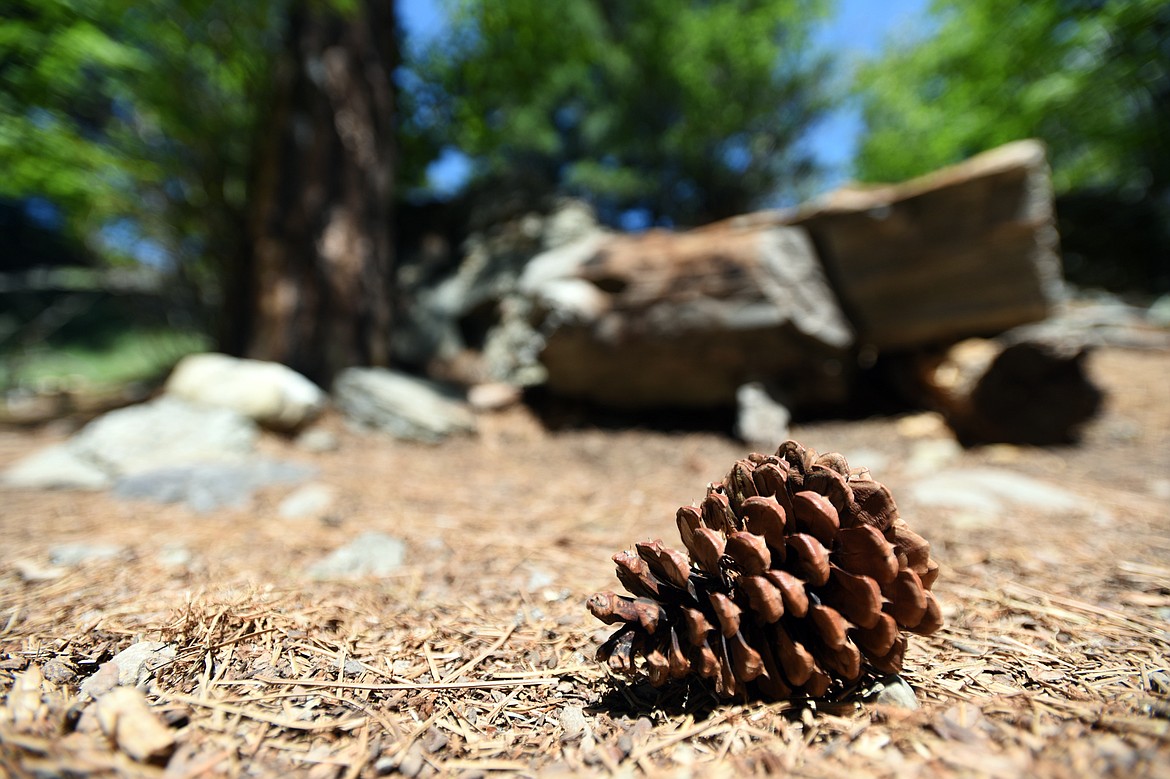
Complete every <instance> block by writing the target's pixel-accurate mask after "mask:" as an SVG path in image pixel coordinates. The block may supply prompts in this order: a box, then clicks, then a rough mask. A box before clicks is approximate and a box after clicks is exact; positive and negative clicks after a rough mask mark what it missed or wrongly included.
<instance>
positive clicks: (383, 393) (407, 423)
mask: <svg viewBox="0 0 1170 779" xmlns="http://www.w3.org/2000/svg"><path fill="white" fill-rule="evenodd" d="M333 393H334V401H335V403H336V404H337V407H338V409H340V410H341V412H342V413H343V414H345V416H346V418H347V419H349V420H350V421H351V422H353V423H355V424H357V425H358V426H360V427H363V428H366V429H372V430H380V431H384V432H387V433H390V434H391V435H393V436H395V437H396V438H403V439H407V440H416V441H425V442H428V443H437V442H439V441H441V440H443V439H444V438H446V437H448V436H450V435H455V434H464V433H473V432H475V429H476V425H475V416H474V415H473V414H472V413H471V411H470V409H468V407H467V405H466V404H465V403H464V402H463V401H462V400H461V399H459V397H458V396H457V395H456V394H455V393H454V392H452V391H450V390H448V389H446V388H444V387H443V386H442V385H439V384H436V383H435V382H430V381H426V380H424V379H418V378H415V377H413V376H407V375H406V374H403V373H397V372H395V371H390V370H387V369H385V368H347V369H346V370H344V371H342V372H341V373H340V374H339V375H338V377H337V381H336V383H335V384H334V386H333Z"/></svg>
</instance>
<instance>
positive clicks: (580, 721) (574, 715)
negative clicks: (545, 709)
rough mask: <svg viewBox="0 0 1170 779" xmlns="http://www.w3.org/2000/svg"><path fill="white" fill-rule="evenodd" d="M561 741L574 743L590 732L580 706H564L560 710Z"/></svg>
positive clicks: (587, 721)
mask: <svg viewBox="0 0 1170 779" xmlns="http://www.w3.org/2000/svg"><path fill="white" fill-rule="evenodd" d="M560 720H561V729H562V730H563V731H564V733H563V734H562V735H561V741H576V740H577V739H580V738H584V737H585V736H586V735H588V734H589V733H590V732H591V729H590V727H589V720H588V719H586V718H585V710H584V709H582V708H581V707H580V706H566V707H564V708H563V709H561V716H560Z"/></svg>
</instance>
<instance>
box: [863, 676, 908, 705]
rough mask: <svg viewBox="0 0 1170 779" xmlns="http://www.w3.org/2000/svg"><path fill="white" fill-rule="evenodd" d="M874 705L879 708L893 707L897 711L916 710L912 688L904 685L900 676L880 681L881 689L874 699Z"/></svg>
mask: <svg viewBox="0 0 1170 779" xmlns="http://www.w3.org/2000/svg"><path fill="white" fill-rule="evenodd" d="M873 702H874V703H876V704H878V705H879V706H894V707H897V708H899V709H909V710H910V711H915V710H917V709H918V707H919V705H918V698H917V696H915V694H914V688H913V687H911V686H910V685H909V684H907V683H906V680H905V679H903V678H902V677H901V676H889V677H886V678H885V679H882V681H881V689H880V690H879V691H878V693H877V695H876V696H875V697H874V701H873Z"/></svg>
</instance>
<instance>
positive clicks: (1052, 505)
mask: <svg viewBox="0 0 1170 779" xmlns="http://www.w3.org/2000/svg"><path fill="white" fill-rule="evenodd" d="M909 494H910V497H911V498H912V499H913V500H914V502H915V503H917V504H918V505H920V506H935V507H944V508H955V509H963V510H966V511H972V512H975V513H979V514H996V513H1000V512H1004V511H1008V510H1010V509H1012V508H1026V509H1028V510H1029V511H1037V512H1041V513H1045V514H1068V513H1084V512H1085V510H1086V504H1085V503H1084V502H1083V501H1081V500H1079V499H1078V498H1077V497H1076V496H1075V495H1071V494H1069V492H1068V490H1066V489H1064V488H1062V487H1059V486H1057V485H1055V484H1046V483H1044V482H1042V481H1039V480H1038V479H1036V478H1034V477H1030V476H1023V475H1021V474H1018V473H1015V472H1013V471H1006V470H998V469H994V468H968V469H962V470H949V471H943V472H941V473H937V474H935V475H933V476H930V477H927V478H924V479H922V480H920V481H918V482H917V483H915V484H913V485H911V487H910V490H909Z"/></svg>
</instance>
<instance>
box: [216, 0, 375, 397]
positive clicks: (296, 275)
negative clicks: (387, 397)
mask: <svg viewBox="0 0 1170 779" xmlns="http://www.w3.org/2000/svg"><path fill="white" fill-rule="evenodd" d="M395 43H396V37H395V34H394V12H393V3H392V2H391V0H360V1H359V2H358V3H357V4H356V7H355V8H354V9H353V10H352V12H350V13H347V14H344V15H343V14H341V13H340V12H339V11H337V10H336V9H335V8H332V7H330V4H328V3H317V2H312V1H311V0H301V2H298V3H296V4H295V5H294V7H293V9H292V11H291V13H290V19H289V28H288V38H287V45H286V47H285V51H284V53H283V56H282V57H281V59H280V61H279V62H278V64H277V66H276V68H275V71H274V89H273V101H272V108H271V109H270V111H269V114H268V117H267V119H266V121H265V123H264V124H265V126H266V131H265V132H264V134H263V135H262V137H261V144H260V146H259V147H258V156H257V166H256V174H255V177H254V179H253V192H252V201H251V206H252V213H251V216H250V234H251V242H252V253H251V258H250V259H251V262H250V269H249V270H250V272H249V273H248V274H247V279H246V280H244V283H245V284H246V285H247V287H248V288H249V289H248V290H247V291H246V293H245V294H246V295H247V297H248V299H249V300H250V304H249V305H248V306H247V307H246V311H245V316H244V317H243V318H242V320H241V321H240V322H239V324H238V328H239V332H240V333H242V334H243V335H242V337H241V338H240V339H239V340H238V341H237V342H238V343H240V344H242V345H243V346H242V351H243V352H244V354H245V355H246V356H249V357H253V358H256V359H264V360H273V361H277V362H281V363H284V364H286V365H288V366H290V367H292V368H294V369H295V370H298V371H300V372H301V373H303V374H305V375H306V376H308V377H309V378H311V379H313V380H314V381H317V382H318V383H321V384H325V385H327V384H328V383H329V382H330V381H331V380H332V379H333V377H334V375H335V374H336V373H337V372H338V371H340V370H341V369H343V368H346V367H349V366H352V365H385V364H386V363H387V362H388V360H389V355H390V347H389V344H390V327H391V314H392V306H391V302H390V301H391V293H392V290H391V284H392V278H393V274H392V269H393V241H392V236H391V229H392V228H391V225H392V221H391V217H392V207H393V171H394V145H393V137H394V133H393V125H392V121H393V110H394V92H393V86H392V83H393V82H392V73H393V67H394V63H395V60H396V54H397V52H396V46H395Z"/></svg>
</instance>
